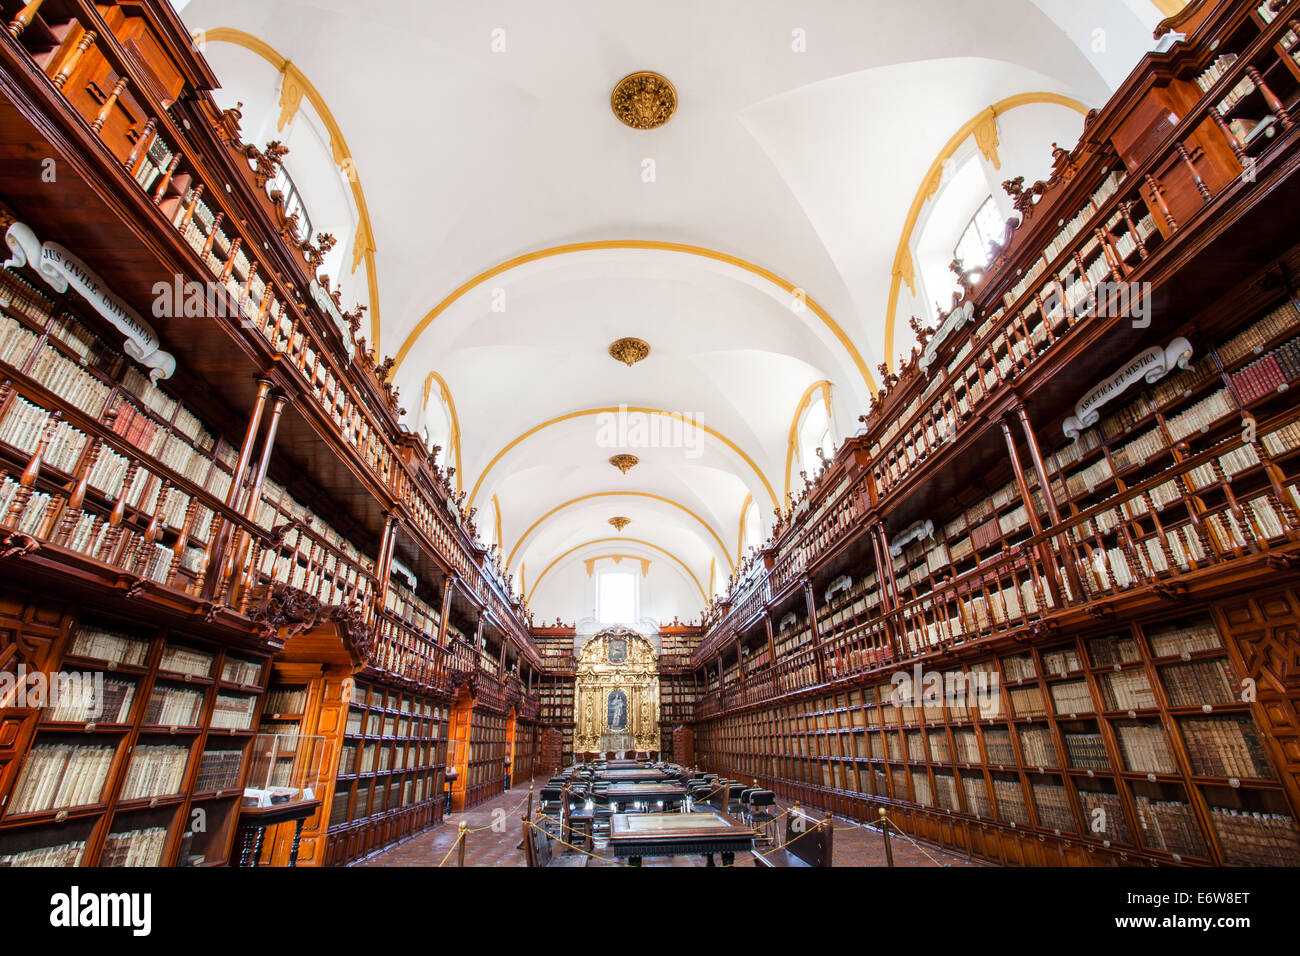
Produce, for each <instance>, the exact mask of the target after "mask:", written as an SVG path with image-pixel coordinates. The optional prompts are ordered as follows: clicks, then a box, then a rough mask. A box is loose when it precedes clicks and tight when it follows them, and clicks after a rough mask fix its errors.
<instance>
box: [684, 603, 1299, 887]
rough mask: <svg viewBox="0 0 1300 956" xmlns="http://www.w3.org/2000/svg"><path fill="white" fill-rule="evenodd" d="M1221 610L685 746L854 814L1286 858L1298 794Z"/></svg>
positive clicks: (847, 698)
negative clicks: (1284, 773)
mask: <svg viewBox="0 0 1300 956" xmlns="http://www.w3.org/2000/svg"><path fill="white" fill-rule="evenodd" d="M1278 598H1279V599H1284V600H1287V601H1290V602H1292V603H1293V604H1294V602H1296V601H1297V595H1296V594H1295V592H1293V591H1292V592H1287V593H1286V594H1284V595H1280V596H1278ZM1222 614H1223V611H1222V610H1221V609H1219V608H1216V607H1213V606H1209V607H1202V608H1199V609H1189V610H1187V611H1186V612H1183V613H1179V614H1177V615H1173V616H1170V615H1168V614H1166V615H1164V616H1161V617H1156V618H1141V619H1138V620H1135V621H1133V622H1130V623H1128V624H1125V625H1122V626H1117V627H1111V628H1094V629H1093V630H1091V631H1087V632H1081V633H1080V634H1079V635H1077V636H1071V637H1064V636H1062V637H1060V638H1058V639H1054V640H1050V641H1043V642H1041V644H1035V645H1034V646H1031V647H1027V648H1024V649H1018V650H1015V651H1013V652H1007V653H1003V654H996V655H987V656H971V657H970V659H969V660H968V661H967V662H965V663H964V664H962V665H961V666H959V667H949V668H948V669H945V670H944V671H942V672H941V673H937V674H936V677H937V678H941V683H936V685H935V690H934V693H933V695H928V694H927V692H926V690H925V689H924V687H923V686H918V687H916V688H915V694H914V695H912V694H911V693H910V692H909V691H908V690H907V689H906V688H907V686H908V685H906V684H902V685H896V684H895V682H894V681H892V680H890V681H877V682H873V683H867V684H865V685H864V686H860V687H852V688H848V689H845V690H841V691H838V692H836V693H826V692H823V693H813V694H810V695H808V696H804V697H801V698H799V699H796V700H792V701H790V702H788V703H782V704H777V705H775V706H767V707H764V706H759V707H756V708H753V709H747V710H745V711H744V712H742V713H740V714H737V715H734V716H729V717H724V718H722V719H721V720H719V721H717V722H708V723H702V724H700V725H698V726H697V727H696V739H695V746H696V752H697V755H698V759H699V761H700V764H701V766H704V767H706V768H708V769H710V770H715V771H717V772H719V773H725V774H729V775H733V776H737V777H739V778H741V779H748V778H750V777H753V778H756V779H758V780H760V781H761V782H763V783H764V784H767V785H771V786H774V787H775V788H776V789H777V790H778V791H779V792H782V793H784V794H786V795H787V796H789V797H792V798H796V799H801V800H805V801H807V802H809V803H812V804H813V805H816V806H832V805H833V806H835V807H836V809H840V810H842V811H844V812H849V813H852V814H853V815H854V816H858V817H860V818H865V817H866V816H867V807H868V806H874V805H878V804H884V805H887V806H893V805H902V806H907V807H912V808H916V810H918V811H919V813H918V817H924V818H927V819H926V820H925V822H924V823H923V824H922V825H923V826H924V828H925V830H926V831H927V833H928V835H931V836H932V837H934V838H936V839H945V836H947V835H948V834H949V831H948V830H947V829H946V828H945V827H944V825H943V824H944V823H946V822H948V821H950V820H952V819H958V818H960V819H965V820H967V821H970V822H974V823H979V824H993V825H995V826H997V827H1006V828H1014V829H1019V830H1027V831H1031V832H1034V833H1045V834H1047V835H1050V836H1052V837H1055V838H1057V839H1058V840H1066V841H1071V842H1077V843H1083V844H1092V845H1094V846H1095V847H1096V848H1098V849H1105V850H1108V851H1109V850H1112V849H1114V850H1116V852H1117V853H1118V852H1121V851H1122V852H1124V853H1126V854H1130V855H1132V856H1136V857H1140V858H1142V859H1145V860H1148V861H1150V862H1160V861H1162V860H1163V861H1166V862H1171V863H1187V864H1197V863H1199V864H1207V865H1208V864H1216V865H1224V864H1227V865H1237V864H1264V865H1296V864H1297V863H1300V826H1297V824H1296V821H1295V811H1294V809H1293V805H1292V799H1293V798H1292V797H1291V796H1290V795H1289V794H1288V792H1287V787H1286V784H1285V783H1284V781H1283V780H1282V779H1281V777H1280V775H1279V774H1278V771H1277V767H1276V764H1275V757H1274V753H1275V751H1273V752H1271V751H1270V748H1269V747H1268V746H1267V744H1266V742H1265V734H1264V732H1263V730H1261V727H1260V726H1259V724H1258V723H1257V720H1256V715H1257V714H1260V713H1261V711H1260V707H1259V704H1258V702H1257V697H1256V691H1255V688H1254V685H1253V683H1252V682H1251V681H1249V680H1247V679H1246V678H1245V677H1244V676H1243V675H1244V673H1245V667H1244V664H1243V662H1242V657H1241V652H1240V648H1239V647H1238V646H1237V645H1236V644H1235V643H1234V642H1233V641H1232V640H1230V639H1225V637H1224V631H1223V629H1222V627H1221V624H1220V621H1221V620H1222ZM981 675H983V679H982V680H981ZM898 686H902V687H903V688H904V690H903V691H902V692H901V696H900V694H899V692H898V691H897V687H898ZM940 688H943V689H940ZM985 689H986V690H987V693H984V692H983V691H984V690H985ZM940 818H943V821H942V822H941V819H940ZM945 842H953V840H952V839H951V837H950V836H948V838H947V839H946V840H945Z"/></svg>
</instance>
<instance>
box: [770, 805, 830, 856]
mask: <svg viewBox="0 0 1300 956" xmlns="http://www.w3.org/2000/svg"><path fill="white" fill-rule="evenodd" d="M784 844H785V848H784V849H781V850H777V851H776V852H775V853H769V854H768V855H766V856H764V855H762V854H760V853H759V852H758V851H757V850H755V851H754V865H755V866H830V865H831V855H832V851H833V850H834V847H835V822H834V821H833V820H832V819H831V817H830V815H829V814H827V816H826V818H825V819H823V820H818V819H816V818H815V817H811V816H809V815H808V814H806V813H804V812H803V811H802V810H799V809H797V808H796V809H794V810H791V811H790V814H789V815H788V816H787V817H786V818H785V841H784Z"/></svg>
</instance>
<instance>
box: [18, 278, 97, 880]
mask: <svg viewBox="0 0 1300 956" xmlns="http://www.w3.org/2000/svg"><path fill="white" fill-rule="evenodd" d="M0 271H4V270H0ZM85 852H86V841H85V840H73V841H71V842H69V843H60V844H58V845H56V846H42V847H36V848H35V849H31V850H19V851H18V852H16V853H4V852H0V867H6V866H57V867H69V866H77V865H78V864H79V863H80V862H81V857H82V855H83V854H84V853H85Z"/></svg>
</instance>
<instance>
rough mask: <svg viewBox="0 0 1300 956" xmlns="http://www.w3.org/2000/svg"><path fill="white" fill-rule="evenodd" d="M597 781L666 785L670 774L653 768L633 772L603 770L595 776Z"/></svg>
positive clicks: (629, 769) (670, 777) (630, 770)
mask: <svg viewBox="0 0 1300 956" xmlns="http://www.w3.org/2000/svg"><path fill="white" fill-rule="evenodd" d="M596 779H597V780H608V781H609V782H610V783H667V782H668V781H669V780H671V779H672V774H670V773H666V772H664V771H663V770H656V769H654V768H653V767H647V768H646V769H644V770H634V769H631V768H628V769H625V770H603V771H600V772H598V773H597V774H596Z"/></svg>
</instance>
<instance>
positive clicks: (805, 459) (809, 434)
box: [799, 395, 835, 478]
mask: <svg viewBox="0 0 1300 956" xmlns="http://www.w3.org/2000/svg"><path fill="white" fill-rule="evenodd" d="M819 448H820V449H821V452H822V455H824V456H825V457H826V458H828V459H829V458H831V457H833V456H834V454H835V437H834V435H833V434H832V431H831V413H830V409H829V408H827V407H826V400H825V398H824V397H823V396H820V395H819V396H818V397H817V399H816V400H815V401H814V402H813V403H812V404H811V405H810V406H808V411H807V413H806V414H805V415H804V417H803V421H802V422H800V423H799V464H800V467H801V468H802V470H803V471H806V472H807V473H808V477H809V478H812V477H813V476H814V475H816V474H817V472H818V471H820V470H821V458H819V457H818V455H817V450H818V449H819Z"/></svg>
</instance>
